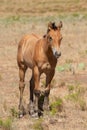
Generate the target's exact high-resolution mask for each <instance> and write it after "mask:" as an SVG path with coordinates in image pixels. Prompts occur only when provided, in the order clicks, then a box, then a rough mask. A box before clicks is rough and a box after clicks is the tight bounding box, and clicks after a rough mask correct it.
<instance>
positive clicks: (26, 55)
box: [17, 34, 40, 68]
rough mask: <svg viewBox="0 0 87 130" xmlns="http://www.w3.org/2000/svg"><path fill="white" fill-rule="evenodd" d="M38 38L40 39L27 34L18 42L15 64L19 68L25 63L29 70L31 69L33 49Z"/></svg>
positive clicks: (34, 35)
mask: <svg viewBox="0 0 87 130" xmlns="http://www.w3.org/2000/svg"><path fill="white" fill-rule="evenodd" d="M39 38H40V37H39V36H38V35H36V34H28V35H25V36H24V37H23V38H22V39H21V40H20V42H19V45H18V52H17V62H18V65H19V66H21V64H24V63H25V64H27V65H28V66H29V67H30V68H31V67H32V65H33V54H34V48H35V45H36V42H37V40H39Z"/></svg>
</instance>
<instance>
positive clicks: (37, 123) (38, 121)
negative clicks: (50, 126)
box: [33, 119, 43, 130]
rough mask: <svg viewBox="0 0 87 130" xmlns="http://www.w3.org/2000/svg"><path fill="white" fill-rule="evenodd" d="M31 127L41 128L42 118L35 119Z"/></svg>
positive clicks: (41, 129)
mask: <svg viewBox="0 0 87 130" xmlns="http://www.w3.org/2000/svg"><path fill="white" fill-rule="evenodd" d="M33 128H34V130H43V127H42V119H38V120H37V121H35V123H34V126H33Z"/></svg>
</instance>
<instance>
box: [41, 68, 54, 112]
mask: <svg viewBox="0 0 87 130" xmlns="http://www.w3.org/2000/svg"><path fill="white" fill-rule="evenodd" d="M54 73H55V70H54V69H53V70H51V71H50V72H49V73H47V74H46V89H45V91H44V104H43V109H44V110H49V94H50V87H51V85H50V84H51V81H52V79H53V76H54Z"/></svg>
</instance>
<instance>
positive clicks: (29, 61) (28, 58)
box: [23, 44, 35, 68]
mask: <svg viewBox="0 0 87 130" xmlns="http://www.w3.org/2000/svg"><path fill="white" fill-rule="evenodd" d="M34 48H35V45H34V44H29V45H28V47H27V48H26V50H25V52H24V55H23V60H24V62H25V64H26V65H27V66H28V67H29V68H33V66H34V62H33V55H34Z"/></svg>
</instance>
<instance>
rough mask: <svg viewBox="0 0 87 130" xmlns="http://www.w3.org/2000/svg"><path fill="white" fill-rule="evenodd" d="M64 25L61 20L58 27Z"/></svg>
mask: <svg viewBox="0 0 87 130" xmlns="http://www.w3.org/2000/svg"><path fill="white" fill-rule="evenodd" d="M62 26H63V23H62V21H60V23H59V25H58V29H61V28H62Z"/></svg>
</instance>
